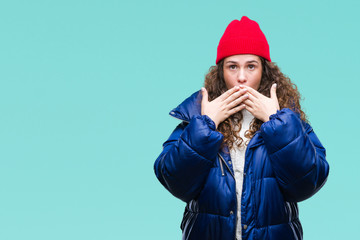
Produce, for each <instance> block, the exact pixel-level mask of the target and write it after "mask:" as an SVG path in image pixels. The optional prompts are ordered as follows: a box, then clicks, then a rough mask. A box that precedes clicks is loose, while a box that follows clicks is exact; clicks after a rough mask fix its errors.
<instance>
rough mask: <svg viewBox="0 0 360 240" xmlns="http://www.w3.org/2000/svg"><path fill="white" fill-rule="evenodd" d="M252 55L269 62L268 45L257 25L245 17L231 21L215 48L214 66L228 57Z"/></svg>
mask: <svg viewBox="0 0 360 240" xmlns="http://www.w3.org/2000/svg"><path fill="white" fill-rule="evenodd" d="M237 54H254V55H257V56H260V57H263V58H265V59H267V60H268V61H270V62H271V59H270V50H269V44H268V42H267V40H266V37H265V35H264V33H263V32H262V31H261V29H260V27H259V24H258V23H257V22H255V21H253V20H251V19H249V18H248V17H246V16H243V17H242V18H241V20H240V21H239V20H233V21H232V22H231V23H230V24H229V25H228V26H227V28H226V30H225V32H224V34H223V36H222V37H221V39H220V42H219V46H218V48H217V57H216V64H218V62H219V61H220V60H221V59H223V58H226V57H228V56H232V55H237Z"/></svg>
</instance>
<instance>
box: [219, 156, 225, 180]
mask: <svg viewBox="0 0 360 240" xmlns="http://www.w3.org/2000/svg"><path fill="white" fill-rule="evenodd" d="M218 159H219V164H220V169H221V176H224V175H225V173H224V168H223V165H222V163H221V160H220V158H218Z"/></svg>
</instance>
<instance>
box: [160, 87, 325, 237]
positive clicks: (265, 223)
mask: <svg viewBox="0 0 360 240" xmlns="http://www.w3.org/2000/svg"><path fill="white" fill-rule="evenodd" d="M170 115H171V116H173V117H175V118H178V119H180V120H182V122H181V123H180V124H179V125H178V126H177V127H176V129H175V130H174V131H173V133H172V134H171V136H170V137H169V139H168V140H167V141H166V142H165V143H164V144H163V151H162V152H161V154H160V156H159V157H158V158H157V159H156V161H155V164H154V170H155V174H156V176H157V178H158V179H159V181H160V182H161V184H162V185H163V186H164V187H165V188H166V189H167V190H168V191H169V192H170V193H172V194H173V195H174V196H175V197H177V198H179V199H181V200H183V201H184V202H186V203H187V205H186V208H185V212H184V216H183V220H182V223H181V229H182V231H183V239H186V240H190V239H191V240H192V239H196V240H202V239H204V240H212V239H214V240H215V239H216V240H228V239H232V240H234V239H235V230H236V229H235V228H236V212H237V198H236V191H235V178H234V172H233V168H232V165H233V164H232V160H231V158H230V155H229V151H228V149H227V148H226V147H225V148H224V147H221V143H222V141H223V135H222V134H221V133H220V132H218V131H217V130H216V128H215V124H214V122H213V121H212V120H211V119H210V118H209V117H208V116H206V115H201V93H200V91H199V92H196V93H194V94H193V95H191V96H190V97H189V98H187V99H186V100H185V101H184V102H182V103H181V104H180V105H179V106H178V107H177V108H175V109H173V110H172V111H171V112H170ZM328 173H329V165H328V163H327V161H326V159H325V149H324V147H323V146H322V145H321V143H320V141H319V139H318V138H317V137H316V135H315V133H314V131H313V129H312V128H311V126H310V125H309V124H307V123H305V122H303V121H302V120H301V119H300V118H299V115H298V114H296V113H295V112H293V111H292V110H290V109H288V108H284V109H281V110H280V111H277V113H276V114H273V115H271V116H270V120H269V121H267V122H265V123H263V124H262V126H261V128H260V130H259V131H257V132H256V133H255V135H254V136H253V138H252V139H251V140H250V142H249V144H248V147H247V150H246V153H245V166H244V182H243V191H242V198H241V223H242V227H243V228H242V239H243V240H246V239H261V240H262V239H271V240H281V239H284V240H292V239H297V240H299V239H302V235H303V232H302V227H301V224H300V221H299V213H298V206H297V202H299V201H302V200H305V199H307V198H309V197H311V196H312V195H313V194H315V193H316V192H317V191H318V190H319V189H320V188H321V187H322V186H323V185H324V183H325V182H326V179H327V176H328Z"/></svg>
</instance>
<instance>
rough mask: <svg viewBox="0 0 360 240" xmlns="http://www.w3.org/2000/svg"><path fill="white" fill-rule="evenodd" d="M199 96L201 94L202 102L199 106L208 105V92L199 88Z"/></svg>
mask: <svg viewBox="0 0 360 240" xmlns="http://www.w3.org/2000/svg"><path fill="white" fill-rule="evenodd" d="M201 94H202V100H201V104H204V103H208V102H209V96H208V92H207V91H206V88H204V87H203V88H201Z"/></svg>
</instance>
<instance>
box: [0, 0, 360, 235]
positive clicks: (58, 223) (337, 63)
mask: <svg viewBox="0 0 360 240" xmlns="http://www.w3.org/2000/svg"><path fill="white" fill-rule="evenodd" d="M359 9H360V2H359V1H356V0H354V1H351V0H344V1H325V0H322V1H310V0H305V1H285V0H282V1H242V0H236V1H226V0H224V1H210V0H206V1H205V0H202V1H196V0H193V1H190V0H184V1H169V0H154V1H145V0H141V1H136V0H135V1H119V0H103V1H100V0H96V1H95V0H87V1H85V0H83V1H80V0H71V1H70V0H61V1H58V0H53V1H46V0H43V1H41V0H33V1H25V0H23V1H19V0H12V1H1V2H0V110H1V112H0V239H3V240H24V239H26V240H49V239H51V240H64V239H66V240H79V239H86V240H95V239H96V240H110V239H111V240H115V239H156V240H160V239H164V240H168V239H181V231H180V221H181V218H182V214H183V210H184V207H185V204H184V203H183V202H181V201H180V200H178V199H176V198H174V197H173V196H172V195H171V194H170V193H168V192H167V191H166V190H165V188H163V187H162V186H161V184H160V183H159V182H158V180H157V179H156V177H155V174H154V172H153V164H154V161H155V159H156V158H157V156H158V155H159V154H160V152H161V150H162V143H163V142H164V141H165V140H166V139H167V138H168V136H169V134H170V133H171V131H172V130H173V129H174V128H175V126H176V125H177V124H178V123H179V121H178V120H176V119H174V118H172V117H170V116H169V115H168V112H169V111H170V110H171V109H172V108H174V107H176V106H177V105H178V104H179V103H180V102H181V101H182V100H183V99H185V98H186V97H188V96H189V95H190V94H191V93H193V92H195V91H197V90H199V89H200V87H201V86H202V85H203V80H204V75H205V74H206V72H207V71H208V69H209V67H210V66H211V65H214V63H215V58H216V47H217V44H218V42H219V39H220V37H221V35H222V34H223V32H224V30H225V28H226V26H227V24H228V23H230V21H231V20H233V19H240V18H241V16H243V15H246V16H248V17H250V18H251V19H254V20H256V21H257V22H258V23H259V24H260V26H261V28H262V30H263V31H264V33H265V35H266V36H267V39H268V41H269V44H270V52H271V58H272V60H273V61H274V62H277V63H278V65H279V66H280V68H281V70H282V71H283V72H284V73H285V74H287V75H288V76H289V77H290V78H291V79H292V80H293V82H294V83H296V84H297V86H298V89H299V91H300V92H301V94H302V97H303V101H302V104H303V106H304V109H305V110H306V113H307V114H308V116H309V119H310V122H311V124H312V126H313V128H314V129H315V132H316V133H317V135H318V137H319V138H320V140H321V142H322V143H323V145H324V146H325V147H326V149H327V160H328V161H329V163H330V175H329V178H328V181H327V183H326V185H325V186H324V188H323V189H321V191H320V192H318V194H316V195H315V196H314V197H312V198H310V199H308V200H306V201H304V202H301V203H300V204H299V206H300V218H301V221H302V224H303V228H304V239H306V240H319V239H327V240H330V239H334V240H335V239H355V238H357V237H356V236H357V235H359V234H358V228H359V223H358V218H359V215H360V204H359V203H358V202H359V198H360V188H359V185H358V184H359V182H360V177H359V176H360V173H359V169H360V161H359V160H360V158H359V148H360V147H359V134H360V130H359V123H358V121H359V118H360V114H359V107H358V105H359V104H358V103H359V88H360V78H359V73H358V69H359V64H360V61H359V53H360V49H359V42H360V31H359V23H360V17H359V13H358V12H359Z"/></svg>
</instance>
